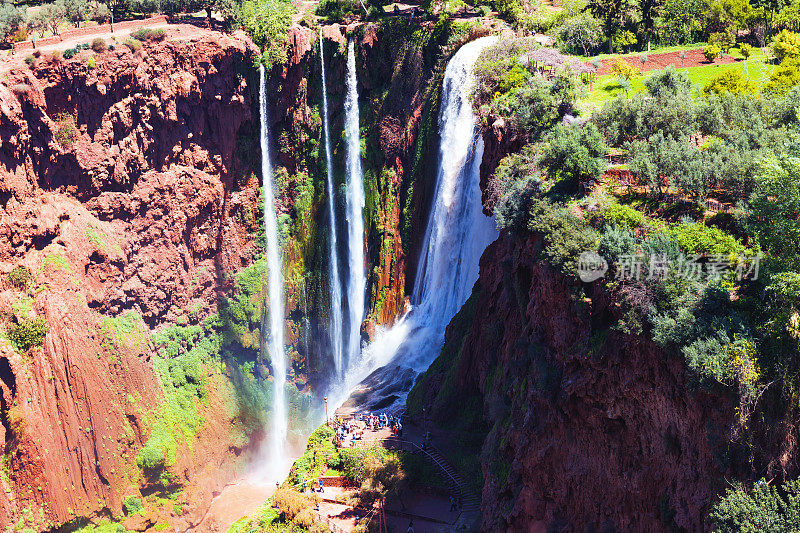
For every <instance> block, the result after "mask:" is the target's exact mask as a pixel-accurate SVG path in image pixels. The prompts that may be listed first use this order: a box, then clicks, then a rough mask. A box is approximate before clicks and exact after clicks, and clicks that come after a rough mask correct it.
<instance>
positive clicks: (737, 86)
mask: <svg viewBox="0 0 800 533" xmlns="http://www.w3.org/2000/svg"><path fill="white" fill-rule="evenodd" d="M757 90H758V86H757V85H756V84H755V83H754V82H753V81H751V80H749V79H747V78H745V77H744V75H743V74H742V71H741V70H739V69H737V68H731V69H727V70H724V71H722V72H720V73H719V74H717V75H716V76H714V77H713V78H711V79H710V80H709V81H708V83H706V84H705V86H703V92H704V93H705V94H706V95H708V94H711V93H716V94H723V93H733V94H742V93H746V94H754V93H755V92H756V91H757Z"/></svg>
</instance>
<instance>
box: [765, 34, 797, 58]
mask: <svg viewBox="0 0 800 533" xmlns="http://www.w3.org/2000/svg"><path fill="white" fill-rule="evenodd" d="M772 53H773V54H774V55H775V57H776V58H777V59H778V61H783V60H784V59H785V58H787V57H798V56H800V33H794V32H792V31H789V30H782V31H781V32H780V33H779V34H778V35H776V36H775V37H774V38H773V39H772Z"/></svg>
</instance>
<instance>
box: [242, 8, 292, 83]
mask: <svg viewBox="0 0 800 533" xmlns="http://www.w3.org/2000/svg"><path fill="white" fill-rule="evenodd" d="M294 11H295V10H294V7H292V4H290V3H289V2H286V1H284V0H244V2H242V11H241V16H242V24H243V25H244V28H245V30H247V33H248V34H249V35H250V37H251V38H252V39H253V41H254V42H255V43H256V44H257V45H258V46H259V47H260V48H261V49H263V50H264V53H263V54H262V55H261V60H262V62H263V63H264V67H265V68H266V69H267V70H269V69H271V68H272V66H273V65H275V64H281V63H285V62H286V57H287V56H286V48H287V44H288V37H287V31H288V29H289V26H290V25H291V23H292V15H293V14H294Z"/></svg>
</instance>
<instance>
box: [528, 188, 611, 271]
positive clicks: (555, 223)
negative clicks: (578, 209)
mask: <svg viewBox="0 0 800 533" xmlns="http://www.w3.org/2000/svg"><path fill="white" fill-rule="evenodd" d="M531 203H532V207H531V209H530V211H529V215H528V230H529V231H531V232H533V233H539V234H540V235H542V237H543V238H544V241H545V247H544V249H543V250H542V256H543V257H544V259H545V260H546V261H547V262H548V263H550V264H551V265H552V266H554V267H555V268H557V269H558V270H560V271H561V273H562V274H564V275H566V276H573V277H574V276H575V275H576V273H577V266H578V257H579V256H580V254H581V253H583V252H585V251H587V250H594V249H596V245H597V234H596V233H595V232H594V231H593V230H592V229H591V228H590V227H588V226H586V224H585V223H584V222H582V221H581V220H579V219H578V218H577V217H576V216H575V215H573V214H572V213H571V212H570V211H569V210H568V209H565V208H558V207H555V206H554V205H553V204H551V203H550V202H548V201H547V200H542V199H534V200H533V201H532V202H531Z"/></svg>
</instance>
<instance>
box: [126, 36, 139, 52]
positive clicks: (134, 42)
mask: <svg viewBox="0 0 800 533" xmlns="http://www.w3.org/2000/svg"><path fill="white" fill-rule="evenodd" d="M122 44H124V45H125V46H127V47H128V48H130V49H131V52H133V53H134V54H135V53H136V52H138V51H139V50H141V49H142V41H140V40H138V39H130V38H128V39H125V40H124V41H123V42H122Z"/></svg>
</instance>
